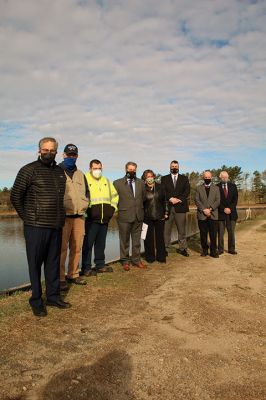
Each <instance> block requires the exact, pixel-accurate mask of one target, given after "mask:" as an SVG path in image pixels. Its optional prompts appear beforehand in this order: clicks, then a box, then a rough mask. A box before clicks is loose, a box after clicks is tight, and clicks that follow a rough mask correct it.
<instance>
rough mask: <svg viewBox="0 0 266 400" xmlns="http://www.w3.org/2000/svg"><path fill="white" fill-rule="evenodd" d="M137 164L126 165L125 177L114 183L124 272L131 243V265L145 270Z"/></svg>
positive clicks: (142, 194)
mask: <svg viewBox="0 0 266 400" xmlns="http://www.w3.org/2000/svg"><path fill="white" fill-rule="evenodd" d="M136 170H137V164H136V163H134V162H132V161H129V162H128V163H127V164H126V175H125V176H124V177H123V178H121V179H117V180H116V181H114V187H115V189H116V190H117V193H118V195H119V202H118V228H119V240H120V260H121V263H122V265H123V268H124V270H125V271H129V269H130V266H129V264H130V258H129V244H130V237H131V242H132V257H131V261H132V264H133V265H134V266H136V267H138V268H145V266H144V264H143V263H142V262H141V259H140V236H141V229H142V223H143V219H144V207H143V202H144V200H145V185H144V182H143V181H142V180H141V179H138V178H137V177H136Z"/></svg>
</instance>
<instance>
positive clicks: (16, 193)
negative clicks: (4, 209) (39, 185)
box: [10, 166, 33, 220]
mask: <svg viewBox="0 0 266 400" xmlns="http://www.w3.org/2000/svg"><path fill="white" fill-rule="evenodd" d="M32 173H33V170H32V169H31V168H29V167H28V166H25V167H23V168H21V169H20V171H19V172H18V174H17V177H16V179H15V182H14V185H13V188H12V190H11V196H10V200H11V203H12V204H13V206H14V208H15V210H16V211H17V213H18V215H19V216H20V218H21V219H22V220H24V214H25V212H24V199H25V196H26V193H27V190H28V188H29V186H30V184H31V178H32Z"/></svg>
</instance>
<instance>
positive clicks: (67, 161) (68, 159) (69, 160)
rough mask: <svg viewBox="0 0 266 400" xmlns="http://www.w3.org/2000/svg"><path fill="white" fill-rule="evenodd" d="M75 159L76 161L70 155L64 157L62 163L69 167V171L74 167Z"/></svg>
mask: <svg viewBox="0 0 266 400" xmlns="http://www.w3.org/2000/svg"><path fill="white" fill-rule="evenodd" d="M76 161H77V159H76V158H72V157H66V158H64V164H65V166H66V169H69V170H70V171H71V170H72V169H74V168H75V166H76Z"/></svg>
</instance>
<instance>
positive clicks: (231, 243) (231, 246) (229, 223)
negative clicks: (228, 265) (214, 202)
mask: <svg viewBox="0 0 266 400" xmlns="http://www.w3.org/2000/svg"><path fill="white" fill-rule="evenodd" d="M235 226H236V221H233V220H231V219H230V216H229V215H226V217H225V220H224V221H219V230H218V250H219V251H221V252H222V251H224V232H225V228H226V230H227V234H228V251H235V247H236V246H235Z"/></svg>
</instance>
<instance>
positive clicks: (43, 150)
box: [41, 149, 57, 154]
mask: <svg viewBox="0 0 266 400" xmlns="http://www.w3.org/2000/svg"><path fill="white" fill-rule="evenodd" d="M41 152H42V153H44V154H48V153H51V154H56V153H57V150H48V149H41Z"/></svg>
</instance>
